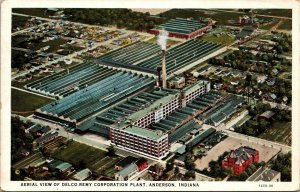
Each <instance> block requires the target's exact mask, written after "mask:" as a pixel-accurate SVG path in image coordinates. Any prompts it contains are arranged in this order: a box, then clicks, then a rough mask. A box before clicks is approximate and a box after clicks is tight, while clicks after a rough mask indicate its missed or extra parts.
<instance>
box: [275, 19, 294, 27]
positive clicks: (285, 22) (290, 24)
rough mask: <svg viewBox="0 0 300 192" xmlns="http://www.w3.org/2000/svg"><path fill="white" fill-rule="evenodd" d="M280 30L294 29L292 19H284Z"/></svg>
mask: <svg viewBox="0 0 300 192" xmlns="http://www.w3.org/2000/svg"><path fill="white" fill-rule="evenodd" d="M277 29H278V30H292V20H288V19H287V20H284V21H283V23H282V24H281V25H279V27H278V28H277Z"/></svg>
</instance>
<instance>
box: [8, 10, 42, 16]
mask: <svg viewBox="0 0 300 192" xmlns="http://www.w3.org/2000/svg"><path fill="white" fill-rule="evenodd" d="M46 10H47V9H44V8H14V9H12V12H13V13H21V14H25V15H33V16H37V17H46V16H45V11H46Z"/></svg>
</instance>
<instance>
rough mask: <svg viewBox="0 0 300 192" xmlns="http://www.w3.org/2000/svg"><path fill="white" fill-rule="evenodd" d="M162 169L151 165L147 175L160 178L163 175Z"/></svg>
mask: <svg viewBox="0 0 300 192" xmlns="http://www.w3.org/2000/svg"><path fill="white" fill-rule="evenodd" d="M163 171H164V168H163V167H162V166H160V165H159V164H155V165H151V166H150V167H149V169H148V173H150V174H152V175H157V176H161V175H162V174H163Z"/></svg>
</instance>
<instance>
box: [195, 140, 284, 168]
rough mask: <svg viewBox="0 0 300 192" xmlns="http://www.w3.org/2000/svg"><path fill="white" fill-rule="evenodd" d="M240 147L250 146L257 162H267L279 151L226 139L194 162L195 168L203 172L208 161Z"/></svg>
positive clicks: (242, 141)
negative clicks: (257, 155) (254, 150)
mask: <svg viewBox="0 0 300 192" xmlns="http://www.w3.org/2000/svg"><path fill="white" fill-rule="evenodd" d="M240 146H250V147H252V148H254V149H256V150H258V151H259V161H260V162H261V161H265V162H267V161H269V160H270V159H271V157H272V156H274V155H275V154H276V153H277V152H278V151H279V150H278V149H274V148H271V147H267V146H263V145H260V144H257V143H248V142H247V141H244V140H241V139H237V138H234V137H228V138H226V139H225V140H224V141H222V142H220V143H218V144H217V145H216V146H214V147H213V148H212V149H210V150H209V151H208V152H207V155H206V156H204V157H202V158H201V159H197V160H196V161H195V164H196V168H197V169H199V170H203V169H204V168H208V164H209V162H210V161H212V160H214V161H216V160H217V159H218V157H219V156H220V155H222V154H223V153H224V152H225V151H230V150H233V149H237V148H239V147H240Z"/></svg>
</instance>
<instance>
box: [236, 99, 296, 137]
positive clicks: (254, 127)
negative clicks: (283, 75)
mask: <svg viewBox="0 0 300 192" xmlns="http://www.w3.org/2000/svg"><path fill="white" fill-rule="evenodd" d="M247 109H248V111H249V115H250V116H252V117H254V118H252V119H251V120H249V121H247V122H245V123H244V124H243V125H241V126H240V127H235V131H236V132H239V133H242V134H246V135H250V136H255V137H257V136H259V135H260V134H262V133H264V132H265V131H266V129H268V128H269V127H271V126H272V124H273V121H271V120H265V119H258V118H257V117H258V115H260V114H262V113H263V112H265V111H268V110H272V111H273V112H274V113H275V114H274V116H273V117H272V118H273V119H276V121H284V122H290V121H291V111H289V110H283V109H278V108H273V109H271V106H270V104H269V103H262V102H258V103H257V104H256V105H255V106H253V107H252V106H248V107H247Z"/></svg>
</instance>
